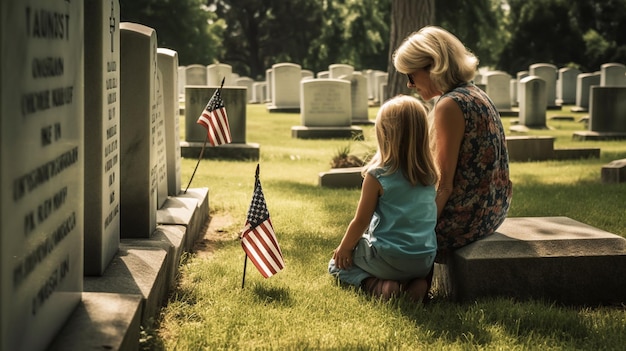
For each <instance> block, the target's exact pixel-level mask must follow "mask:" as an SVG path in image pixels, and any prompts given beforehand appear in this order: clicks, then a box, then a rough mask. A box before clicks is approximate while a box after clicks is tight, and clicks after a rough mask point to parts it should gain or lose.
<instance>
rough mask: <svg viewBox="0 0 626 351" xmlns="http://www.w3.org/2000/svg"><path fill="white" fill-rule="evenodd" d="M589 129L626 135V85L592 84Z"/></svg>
mask: <svg viewBox="0 0 626 351" xmlns="http://www.w3.org/2000/svg"><path fill="white" fill-rule="evenodd" d="M590 100H591V102H590V106H589V130H590V131H593V132H608V133H622V134H624V135H626V86H623V87H620V86H592V87H591V94H590Z"/></svg>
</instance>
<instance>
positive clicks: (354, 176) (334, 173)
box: [319, 167, 363, 188]
mask: <svg viewBox="0 0 626 351" xmlns="http://www.w3.org/2000/svg"><path fill="white" fill-rule="evenodd" d="M362 169H363V168H362V167H347V168H331V169H330V171H328V172H321V173H320V174H319V185H320V186H321V187H326V188H360V187H361V184H363V176H362V175H361V170H362Z"/></svg>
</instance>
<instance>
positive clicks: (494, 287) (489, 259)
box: [433, 217, 626, 305]
mask: <svg viewBox="0 0 626 351" xmlns="http://www.w3.org/2000/svg"><path fill="white" fill-rule="evenodd" d="M625 275H626V239H624V238H622V237H620V236H618V235H615V234H612V233H609V232H606V231H604V230H600V229H597V228H594V227H592V226H589V225H586V224H584V223H580V222H578V221H575V220H573V219H571V218H568V217H513V218H507V219H506V220H505V221H504V223H503V224H502V225H501V226H500V228H498V230H497V231H496V233H494V234H493V235H491V236H488V237H485V238H483V239H481V240H478V241H476V242H474V243H472V244H469V245H467V246H465V247H462V248H460V249H458V250H456V251H455V252H453V253H452V254H451V257H450V258H449V260H448V262H447V264H436V265H435V277H434V279H433V287H434V290H435V291H436V292H437V293H438V294H441V295H447V296H449V297H451V298H452V299H454V300H459V301H472V300H475V299H477V298H481V297H493V296H505V297H513V298H516V299H519V300H526V299H541V300H547V301H554V302H558V303H564V304H585V305H598V304H614V303H623V302H624V301H626V279H621V277H624V276H625Z"/></svg>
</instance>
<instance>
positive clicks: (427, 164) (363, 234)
mask: <svg viewBox="0 0 626 351" xmlns="http://www.w3.org/2000/svg"><path fill="white" fill-rule="evenodd" d="M375 130H376V139H377V143H378V149H377V152H376V154H375V156H374V157H373V158H372V160H371V161H370V162H369V163H368V164H367V165H366V166H365V167H364V170H363V177H364V179H363V185H362V188H361V198H360V200H359V204H358V206H357V209H356V214H355V215H354V218H353V219H352V221H351V222H350V224H349V226H348V228H347V230H346V232H345V234H344V236H343V239H342V240H341V243H340V244H339V246H338V247H337V248H336V249H335V251H334V253H333V257H332V259H331V260H330V262H329V266H328V270H329V272H330V273H331V274H332V275H333V276H335V277H337V278H338V279H339V281H340V282H342V283H346V284H351V285H355V286H357V287H360V288H362V289H363V290H365V291H366V292H368V293H370V294H372V295H373V296H375V297H379V298H382V299H389V298H391V297H393V296H398V295H399V294H400V293H401V292H406V294H407V296H408V298H410V299H411V300H413V301H415V302H419V301H422V300H423V298H424V297H425V295H426V294H427V289H428V281H427V280H426V279H425V278H426V277H427V276H428V274H429V272H430V271H431V268H432V266H433V262H434V259H435V254H436V250H437V240H436V237H435V224H436V221H437V206H436V204H435V184H436V183H437V172H436V168H435V163H434V161H433V158H432V156H431V151H430V147H429V143H430V140H429V137H428V133H429V132H428V130H429V127H428V121H427V111H426V108H425V107H424V106H423V105H422V103H421V102H419V101H418V100H417V99H415V98H414V97H410V96H398V97H395V98H393V99H390V100H388V101H387V102H386V103H384V104H383V105H382V106H381V108H380V110H379V111H378V115H377V117H376V125H375Z"/></svg>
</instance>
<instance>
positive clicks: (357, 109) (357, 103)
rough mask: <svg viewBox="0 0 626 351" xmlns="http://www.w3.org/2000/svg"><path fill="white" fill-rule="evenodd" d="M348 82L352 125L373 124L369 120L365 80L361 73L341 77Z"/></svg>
mask: <svg viewBox="0 0 626 351" xmlns="http://www.w3.org/2000/svg"><path fill="white" fill-rule="evenodd" d="M340 79H345V80H347V81H349V82H350V99H351V101H352V124H373V123H374V121H370V120H369V111H368V107H369V106H368V102H367V78H365V76H363V74H361V72H354V73H352V74H350V75H345V76H341V77H340Z"/></svg>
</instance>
